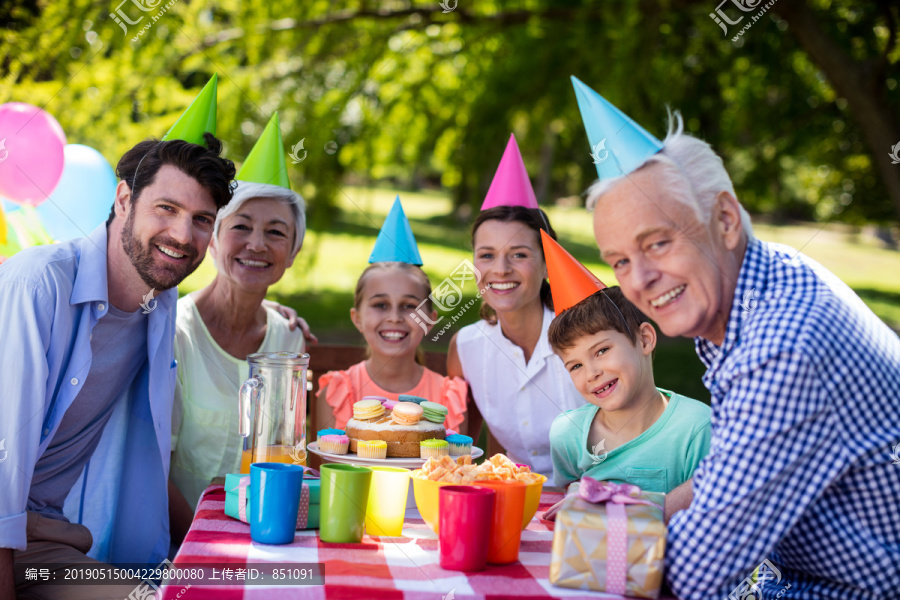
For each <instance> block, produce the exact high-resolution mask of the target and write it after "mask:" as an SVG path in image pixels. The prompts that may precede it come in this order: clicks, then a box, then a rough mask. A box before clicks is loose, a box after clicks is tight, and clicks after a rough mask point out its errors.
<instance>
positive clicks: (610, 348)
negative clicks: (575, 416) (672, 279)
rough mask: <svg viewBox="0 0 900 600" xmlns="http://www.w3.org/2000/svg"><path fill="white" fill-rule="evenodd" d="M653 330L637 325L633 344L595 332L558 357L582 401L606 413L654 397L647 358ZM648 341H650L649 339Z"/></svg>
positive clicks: (608, 333) (613, 333) (614, 334)
mask: <svg viewBox="0 0 900 600" xmlns="http://www.w3.org/2000/svg"><path fill="white" fill-rule="evenodd" d="M652 328H653V326H652V325H650V324H649V323H644V324H642V325H641V332H640V336H639V339H638V341H637V342H636V343H634V342H632V341H631V339H629V337H628V336H626V335H624V334H622V333H619V332H618V331H612V330H610V331H598V332H597V333H594V334H590V335H585V336H582V337H580V338H578V339H577V340H575V343H574V345H573V346H572V347H571V348H567V349H564V350H561V352H560V357H561V358H562V360H563V364H565V367H566V370H567V371H569V375H571V377H572V382H573V383H574V384H575V387H576V388H577V389H578V391H579V392H580V393H581V395H582V396H584V398H585V399H586V400H587V401H588V402H590V403H591V404H594V405H595V406H599V407H600V408H602V409H603V410H606V411H615V410H621V409H627V408H629V407H631V406H632V405H633V404H634V402H635V400H638V401H640V399H642V398H643V397H644V396H646V395H647V394H650V393H655V390H656V388H655V387H654V383H653V366H652V362H651V358H650V355H651V353H652V352H653V348H654V347H655V346H656V336H655V335H652V334H650V333H649V331H648V330H652ZM649 338H652V341H651V340H650V339H649Z"/></svg>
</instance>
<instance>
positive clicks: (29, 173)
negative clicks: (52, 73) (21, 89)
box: [0, 102, 66, 206]
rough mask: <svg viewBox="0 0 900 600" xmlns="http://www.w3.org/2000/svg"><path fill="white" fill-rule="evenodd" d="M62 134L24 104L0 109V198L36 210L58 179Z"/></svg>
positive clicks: (62, 157)
mask: <svg viewBox="0 0 900 600" xmlns="http://www.w3.org/2000/svg"><path fill="white" fill-rule="evenodd" d="M65 145H66V134H65V133H63V130H62V127H60V125H59V123H58V122H57V120H56V119H54V118H53V116H52V115H50V113H48V112H46V111H45V110H42V109H40V108H38V107H37V106H32V105H30V104H25V103H24V102H7V103H6V104H3V105H0V196H6V197H7V198H8V199H10V200H12V201H13V202H18V203H19V204H27V205H31V206H37V205H39V204H40V203H41V202H43V201H45V200H46V199H47V196H49V195H50V193H51V192H53V189H54V188H55V187H56V184H57V183H59V178H60V177H61V176H62V171H63V163H64V161H65V155H64V154H63V148H64V147H65Z"/></svg>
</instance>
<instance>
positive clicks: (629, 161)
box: [572, 76, 663, 179]
mask: <svg viewBox="0 0 900 600" xmlns="http://www.w3.org/2000/svg"><path fill="white" fill-rule="evenodd" d="M572 85H573V86H575V97H576V98H577V99H578V109H579V110H580V111H581V120H582V121H584V129H585V131H587V135H588V141H590V143H591V158H593V159H594V165H595V166H596V167H597V175H599V176H600V179H610V178H612V177H620V176H622V175H627V174H628V173H631V172H632V171H634V170H635V169H637V168H638V167H639V166H641V165H642V164H643V163H644V161H646V160H647V159H648V158H650V157H651V156H653V155H654V154H656V153H657V152H659V151H660V150H662V147H663V145H662V142H660V141H659V140H658V139H656V138H655V137H653V136H652V135H650V134H649V133H647V131H646V130H645V129H644V128H643V127H641V126H640V125H638V124H637V123H635V122H634V121H632V120H631V118H629V117H628V115H626V114H625V113H623V112H622V111H620V110H619V109H618V108H616V107H615V106H613V105H612V104H610V103H609V101H607V100H606V99H605V98H604V97H603V96H601V95H600V94H598V93H597V92H595V91H594V90H592V89H591V88H589V87H588V86H586V85H585V84H584V83H582V82H581V80H579V79H578V78H577V77H575V76H572Z"/></svg>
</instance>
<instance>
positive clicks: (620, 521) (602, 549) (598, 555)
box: [550, 477, 666, 598]
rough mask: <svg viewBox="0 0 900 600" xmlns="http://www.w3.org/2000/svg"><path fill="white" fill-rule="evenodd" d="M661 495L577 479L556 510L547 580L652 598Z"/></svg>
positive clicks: (659, 552) (656, 586)
mask: <svg viewBox="0 0 900 600" xmlns="http://www.w3.org/2000/svg"><path fill="white" fill-rule="evenodd" d="M664 502H665V494H659V493H654V492H643V491H641V489H640V488H639V487H637V486H635V485H627V484H614V483H608V482H600V481H596V480H594V479H591V478H590V477H585V478H583V479H582V481H581V483H580V485H579V488H578V493H577V494H573V495H569V496H567V497H566V499H565V500H564V501H563V503H562V505H561V506H560V509H559V511H558V512H557V514H556V525H555V526H554V533H553V549H552V556H551V559H550V583H552V584H554V585H558V586H561V587H567V588H575V589H581V590H593V591H597V592H606V593H610V594H620V595H623V596H631V597H636V598H658V597H659V591H660V587H661V586H662V581H663V568H664V560H665V551H666V525H665V523H664V521H663V510H662V507H663V503H664Z"/></svg>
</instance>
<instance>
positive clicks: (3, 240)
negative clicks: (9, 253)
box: [0, 208, 6, 246]
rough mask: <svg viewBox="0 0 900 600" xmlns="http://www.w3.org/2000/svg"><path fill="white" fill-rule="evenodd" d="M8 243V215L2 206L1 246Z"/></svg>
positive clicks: (0, 209)
mask: <svg viewBox="0 0 900 600" xmlns="http://www.w3.org/2000/svg"><path fill="white" fill-rule="evenodd" d="M4 245H6V215H5V214H3V208H0V246H4Z"/></svg>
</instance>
